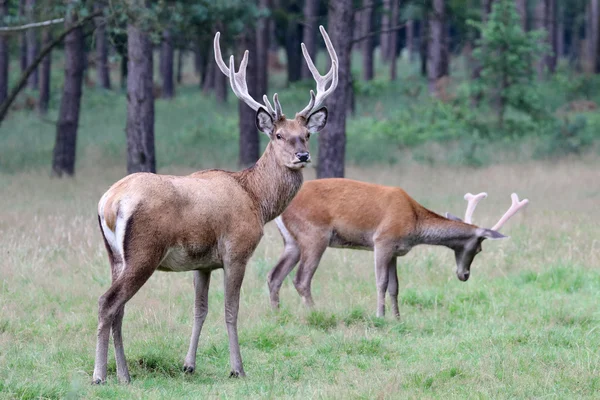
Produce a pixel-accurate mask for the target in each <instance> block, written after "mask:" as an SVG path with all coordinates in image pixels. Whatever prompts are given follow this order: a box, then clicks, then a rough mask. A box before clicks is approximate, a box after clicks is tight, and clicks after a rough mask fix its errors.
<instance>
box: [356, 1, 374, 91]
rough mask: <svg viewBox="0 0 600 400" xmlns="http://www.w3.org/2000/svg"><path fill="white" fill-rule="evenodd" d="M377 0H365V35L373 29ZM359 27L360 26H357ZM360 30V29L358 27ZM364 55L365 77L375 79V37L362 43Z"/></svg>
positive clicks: (362, 18) (362, 29)
mask: <svg viewBox="0 0 600 400" xmlns="http://www.w3.org/2000/svg"><path fill="white" fill-rule="evenodd" d="M374 2H375V0H363V3H362V4H363V10H362V12H361V31H362V34H363V35H368V34H369V33H370V32H371V31H372V30H373V10H374V9H375V7H374ZM357 28H358V27H357ZM357 30H358V29H357ZM362 53H363V54H362V56H363V71H362V72H363V79H364V80H365V81H370V80H372V79H373V76H374V75H375V73H374V68H373V38H372V37H368V38H366V39H364V40H363V43H362Z"/></svg>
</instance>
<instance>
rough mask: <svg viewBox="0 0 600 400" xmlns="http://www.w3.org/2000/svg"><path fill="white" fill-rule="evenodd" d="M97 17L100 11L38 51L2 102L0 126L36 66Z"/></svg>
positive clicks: (79, 22)
mask: <svg viewBox="0 0 600 400" xmlns="http://www.w3.org/2000/svg"><path fill="white" fill-rule="evenodd" d="M99 15H102V11H96V12H95V13H92V14H90V15H88V16H87V17H85V18H82V19H81V20H80V21H77V22H76V23H75V24H73V25H71V26H70V27H68V28H66V29H65V31H64V32H63V33H61V34H60V35H58V36H57V37H56V39H54V40H53V41H52V42H50V43H48V45H46V47H44V48H43V49H42V51H40V53H39V54H38V56H37V57H36V59H35V60H33V62H32V63H31V64H30V65H29V66H28V67H27V69H26V70H25V71H24V72H23V74H22V75H21V79H20V80H19V82H18V83H17V85H16V86H15V87H14V88H13V89H12V91H11V92H10V96H8V97H7V98H6V100H4V102H3V103H2V104H1V105H0V124H1V123H2V121H4V117H6V114H7V113H8V109H9V108H10V106H11V104H12V103H13V102H14V101H15V99H16V98H17V95H18V94H19V93H20V92H21V90H23V88H24V87H25V85H26V84H27V79H28V78H29V75H31V74H32V73H33V71H35V69H36V68H37V67H38V65H39V64H40V63H41V62H42V60H43V59H44V57H46V55H48V53H50V51H51V50H52V49H53V48H54V47H55V46H57V45H58V44H59V43H60V42H62V41H63V40H64V38H65V37H66V36H67V35H68V34H69V33H71V32H73V31H74V30H75V29H77V28H79V27H81V26H83V25H85V24H86V23H87V22H88V21H90V20H92V19H93V18H95V17H97V16H99Z"/></svg>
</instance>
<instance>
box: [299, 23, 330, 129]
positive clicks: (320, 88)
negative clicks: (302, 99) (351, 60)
mask: <svg viewBox="0 0 600 400" xmlns="http://www.w3.org/2000/svg"><path fill="white" fill-rule="evenodd" d="M319 30H320V31H321V35H323V40H325V46H326V47H327V52H328V53H329V57H331V68H330V69H329V72H327V73H326V74H325V75H321V74H319V70H318V69H317V67H315V64H314V63H313V61H312V59H311V58H310V54H308V50H306V46H305V45H304V43H302V44H301V46H302V54H303V55H304V58H305V59H306V64H307V65H308V69H309V70H310V73H311V74H312V76H313V78H314V80H315V81H316V82H317V94H316V96H315V93H314V92H313V91H312V90H311V91H310V102H309V103H308V105H307V106H306V107H305V108H304V109H303V110H302V111H300V112H299V113H298V114H296V116H297V117H298V116H303V117H308V116H309V115H310V113H311V112H312V111H313V110H314V109H315V108H318V107H319V106H320V105H321V104H323V102H324V101H325V99H326V98H327V97H329V95H330V94H331V93H332V92H333V91H334V90H335V88H336V87H337V84H338V65H339V61H338V57H337V54H336V52H335V49H334V48H333V44H332V43H331V39H329V35H328V34H327V32H326V31H325V28H323V25H321V26H319ZM329 82H331V85H330V86H329V88H328V89H326V87H327V84H328V83H329Z"/></svg>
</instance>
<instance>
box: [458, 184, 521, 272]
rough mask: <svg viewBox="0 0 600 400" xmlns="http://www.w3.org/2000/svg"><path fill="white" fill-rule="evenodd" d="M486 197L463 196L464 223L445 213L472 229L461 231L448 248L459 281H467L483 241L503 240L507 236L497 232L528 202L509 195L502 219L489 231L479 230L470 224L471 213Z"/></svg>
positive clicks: (484, 194)
mask: <svg viewBox="0 0 600 400" xmlns="http://www.w3.org/2000/svg"><path fill="white" fill-rule="evenodd" d="M486 197H487V193H483V192H482V193H479V194H477V195H473V194H471V193H467V194H465V200H467V202H468V204H467V211H466V212H465V219H464V221H463V220H462V219H460V218H458V217H456V216H454V215H452V214H450V213H446V218H448V219H450V220H452V221H458V222H463V223H465V224H469V225H471V227H472V229H469V230H467V231H464V230H461V233H462V234H461V235H458V236H457V238H456V240H454V241H453V242H452V243H450V245H449V247H451V248H452V249H453V250H454V256H455V258H456V276H457V277H458V279H460V280H461V281H463V282H465V281H466V280H468V279H469V275H470V273H471V272H470V271H471V263H472V262H473V259H474V258H475V256H476V255H477V254H479V253H480V252H481V251H482V247H481V243H482V242H483V241H484V240H485V239H492V240H497V239H505V238H507V237H508V236H504V235H503V234H501V233H500V232H498V230H499V229H500V228H502V226H503V225H504V224H505V223H506V222H507V221H508V220H509V219H510V218H511V217H512V216H513V215H515V214H516V213H517V211H519V210H520V209H521V208H523V207H525V206H526V205H527V204H528V203H529V200H527V199H524V200H522V201H519V196H517V194H516V193H513V194H512V195H511V199H512V204H511V206H510V208H509V209H508V211H506V212H505V213H504V215H503V216H502V218H500V220H499V221H498V222H497V223H496V225H494V226H493V227H492V228H491V229H487V228H480V227H478V226H476V225H473V224H472V219H473V211H475V208H476V207H477V204H478V203H479V202H480V201H481V200H482V199H484V198H486Z"/></svg>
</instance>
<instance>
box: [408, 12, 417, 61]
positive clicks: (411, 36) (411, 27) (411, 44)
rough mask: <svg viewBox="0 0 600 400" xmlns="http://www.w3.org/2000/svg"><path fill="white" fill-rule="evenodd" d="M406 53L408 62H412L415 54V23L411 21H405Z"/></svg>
mask: <svg viewBox="0 0 600 400" xmlns="http://www.w3.org/2000/svg"><path fill="white" fill-rule="evenodd" d="M406 51H407V52H408V60H409V62H413V60H414V53H415V21H414V20H412V19H409V20H408V21H406Z"/></svg>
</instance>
